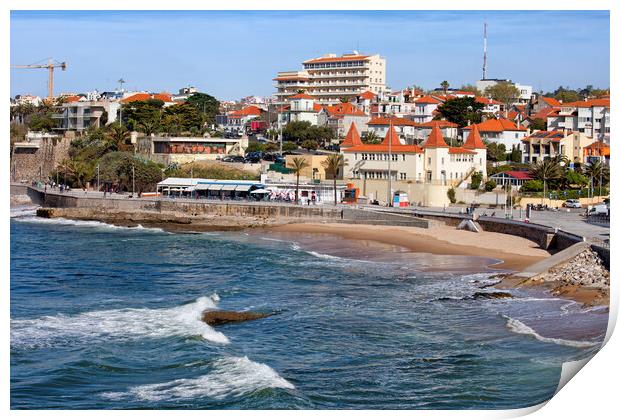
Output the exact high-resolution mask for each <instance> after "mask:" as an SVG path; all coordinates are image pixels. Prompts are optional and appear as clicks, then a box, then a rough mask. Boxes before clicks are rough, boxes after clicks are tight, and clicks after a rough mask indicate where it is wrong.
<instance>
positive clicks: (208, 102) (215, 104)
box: [185, 93, 220, 124]
mask: <svg viewBox="0 0 620 420" xmlns="http://www.w3.org/2000/svg"><path fill="white" fill-rule="evenodd" d="M185 103H186V104H189V105H192V106H194V108H196V110H197V111H198V112H199V113H200V116H201V118H202V120H203V122H204V123H206V124H214V123H215V116H216V115H217V114H219V112H220V103H219V101H218V100H217V99H215V98H214V97H213V96H211V95H207V94H206V93H194V94H192V95H191V96H190V97H188V98H187V100H186V101H185Z"/></svg>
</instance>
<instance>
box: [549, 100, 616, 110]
mask: <svg viewBox="0 0 620 420" xmlns="http://www.w3.org/2000/svg"><path fill="white" fill-rule="evenodd" d="M560 106H561V107H563V108H564V107H571V108H591V107H593V106H604V107H607V108H609V106H610V100H609V99H588V100H587V101H576V102H568V103H565V104H560Z"/></svg>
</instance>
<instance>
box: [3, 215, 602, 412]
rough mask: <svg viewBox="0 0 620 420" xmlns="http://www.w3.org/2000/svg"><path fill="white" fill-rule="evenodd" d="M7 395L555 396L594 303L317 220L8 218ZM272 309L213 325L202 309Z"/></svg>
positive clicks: (589, 336)
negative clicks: (174, 225)
mask: <svg viewBox="0 0 620 420" xmlns="http://www.w3.org/2000/svg"><path fill="white" fill-rule="evenodd" d="M10 245H11V408H13V409H140V408H144V409H158V408H161V409H172V408H178V409H498V408H503V409H506V408H519V407H525V406H531V405H534V404H537V403H540V402H543V401H545V400H547V399H549V398H550V397H552V396H553V394H554V391H555V389H556V386H557V383H558V380H559V377H560V372H561V365H562V363H563V362H565V361H568V360H576V359H581V358H584V357H587V356H589V355H591V354H592V353H593V352H595V351H596V350H597V349H598V347H599V346H600V342H601V341H602V340H603V337H604V335H605V329H606V326H607V318H608V313H607V311H606V310H605V309H604V308H589V309H583V308H581V307H580V305H578V304H575V303H574V302H571V301H568V300H564V299H559V298H555V297H552V296H549V295H545V294H541V293H540V292H535V291H522V290H515V291H512V293H513V294H514V296H515V298H513V299H501V300H491V299H472V296H473V294H474V293H475V292H477V291H481V289H480V287H481V286H489V285H491V286H489V287H486V288H485V289H483V291H493V287H492V284H493V282H494V281H495V280H493V279H492V278H491V276H492V275H493V274H494V273H496V272H497V271H496V270H494V269H493V268H492V264H493V263H494V262H496V261H493V260H489V259H485V258H475V257H463V256H438V255H430V254H423V253H411V252H408V251H407V250H405V249H402V248H398V247H391V246H384V245H380V244H376V243H370V242H354V241H348V240H342V239H338V238H336V237H333V236H329V235H299V234H297V235H291V234H274V233H269V232H267V231H248V232H235V233H201V234H172V233H167V232H164V231H161V230H158V229H146V228H141V227H139V226H138V227H134V228H121V227H115V226H110V225H106V224H103V223H99V222H76V221H70V220H63V219H53V220H48V219H39V218H37V217H35V216H34V212H33V211H32V209H29V208H25V207H22V208H14V209H12V218H11V240H10ZM211 308H220V309H226V310H251V311H258V312H269V313H273V314H274V315H273V316H271V317H269V318H265V319H261V320H256V321H251V322H245V323H239V324H227V325H224V326H220V327H215V328H212V327H209V326H208V325H206V324H204V323H202V322H201V321H200V315H201V313H202V311H204V310H207V309H211Z"/></svg>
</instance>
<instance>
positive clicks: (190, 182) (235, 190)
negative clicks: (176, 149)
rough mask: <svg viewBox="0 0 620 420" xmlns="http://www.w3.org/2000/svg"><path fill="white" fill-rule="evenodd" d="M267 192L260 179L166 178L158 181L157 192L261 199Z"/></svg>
mask: <svg viewBox="0 0 620 420" xmlns="http://www.w3.org/2000/svg"><path fill="white" fill-rule="evenodd" d="M267 193H268V191H266V190H265V189H264V185H263V184H261V183H260V182H259V181H245V180H227V179H204V178H166V179H164V180H163V181H161V182H159V183H157V194H158V195H161V196H162V197H168V198H194V199H205V198H206V199H212V200H248V199H254V200H260V199H263V198H264V195H265V194H267Z"/></svg>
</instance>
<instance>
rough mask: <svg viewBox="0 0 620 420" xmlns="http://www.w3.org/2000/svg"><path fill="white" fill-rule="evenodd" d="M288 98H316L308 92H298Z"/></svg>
mask: <svg viewBox="0 0 620 420" xmlns="http://www.w3.org/2000/svg"><path fill="white" fill-rule="evenodd" d="M288 99H312V100H314V99H316V98H315V97H314V96H310V95H308V94H307V93H298V94H297V95H293V96H289V97H288Z"/></svg>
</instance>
